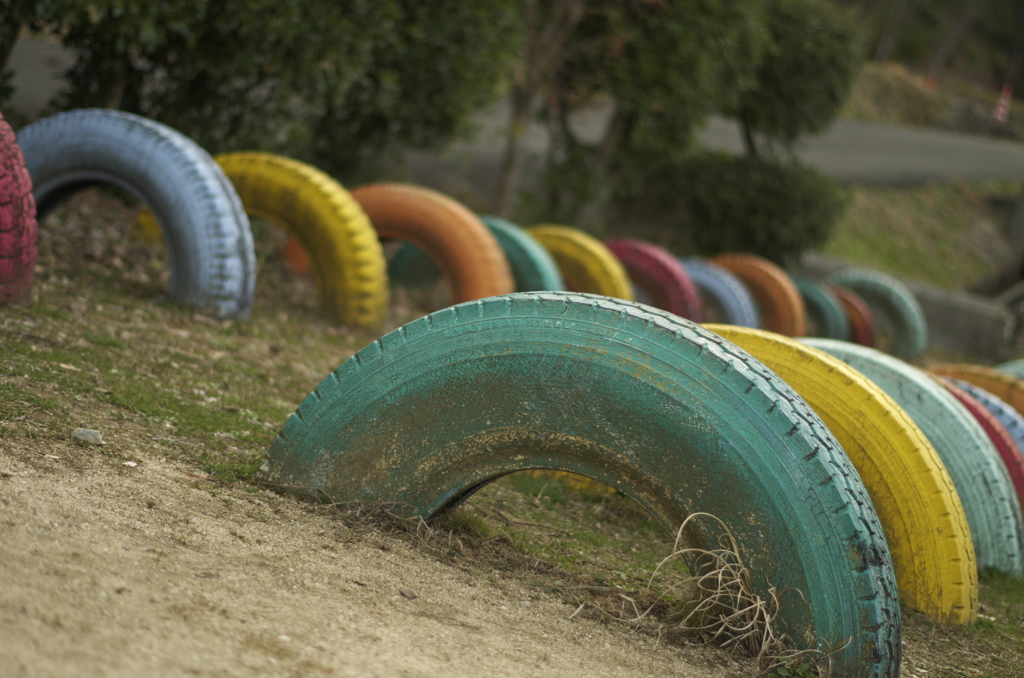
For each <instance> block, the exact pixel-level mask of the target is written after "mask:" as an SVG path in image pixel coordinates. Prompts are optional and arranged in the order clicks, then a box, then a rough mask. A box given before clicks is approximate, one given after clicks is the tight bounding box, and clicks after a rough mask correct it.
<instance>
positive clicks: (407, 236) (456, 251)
mask: <svg viewBox="0 0 1024 678" xmlns="http://www.w3.org/2000/svg"><path fill="white" fill-rule="evenodd" d="M352 197H353V198H355V199H356V201H357V202H358V203H359V205H360V206H361V207H362V208H363V211H364V212H366V215H367V216H368V217H370V223H371V224H373V227H374V228H375V229H377V235H378V236H380V238H381V239H382V240H384V239H388V238H394V239H395V240H406V241H408V242H411V243H412V244H413V245H416V247H419V248H420V249H421V250H423V251H424V252H425V253H426V254H427V256H429V257H430V258H431V259H433V260H434V263H435V264H437V267H438V268H440V269H441V273H442V275H443V276H444V278H445V279H446V280H447V281H448V283H449V284H450V285H451V289H452V303H454V304H459V303H462V302H466V301H473V300H475V299H483V298H485V297H493V296H497V295H499V294H508V293H510V292H514V291H515V289H516V284H515V280H513V278H512V270H511V268H509V265H508V260H507V259H506V258H505V253H504V252H503V251H502V249H501V245H499V244H498V240H497V239H496V238H495V237H494V235H492V234H491V232H490V230H488V228H487V227H486V226H484V224H483V222H481V221H480V220H479V219H478V218H477V216H476V215H475V214H473V213H472V212H470V211H469V210H468V209H467V208H465V207H464V206H463V205H462V204H460V203H459V202H456V201H455V200H453V199H451V198H449V197H448V196H446V195H444V194H442V193H438V192H437V191H432V190H430V189H428V188H422V187H420V186H412V185H409V184H373V185H370V186H361V187H359V188H357V189H355V190H354V191H352Z"/></svg>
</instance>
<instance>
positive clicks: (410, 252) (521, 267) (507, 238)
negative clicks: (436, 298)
mask: <svg viewBox="0 0 1024 678" xmlns="http://www.w3.org/2000/svg"><path fill="white" fill-rule="evenodd" d="M479 219H480V221H482V222H483V223H484V225H485V226H487V228H488V229H490V231H491V234H492V235H493V236H494V237H495V238H496V239H497V241H498V244H499V245H500V246H501V250H502V252H504V253H505V258H506V259H508V265H509V267H510V268H511V269H512V277H513V278H514V279H515V281H516V290H515V291H516V292H557V291H559V290H564V289H565V282H564V281H563V280H562V274H561V273H560V272H559V270H558V264H556V263H555V260H554V259H553V258H552V257H551V255H550V254H548V251H547V250H546V249H544V247H543V246H542V245H541V244H540V243H539V242H537V240H536V239H534V238H533V237H531V236H530V234H528V233H527V232H526V231H525V230H523V229H522V228H520V227H519V226H516V225H515V224H513V223H511V222H509V221H505V220H504V219H499V218H498V217H492V216H487V215H480V217H479ZM388 277H389V278H390V279H391V282H392V283H393V284H395V285H402V286H406V287H418V288H424V287H431V286H433V285H434V283H436V282H437V281H438V279H439V278H440V277H441V271H440V269H438V267H437V264H435V263H434V262H433V261H431V260H430V257H428V256H427V255H426V254H424V253H423V250H421V249H419V248H418V247H416V246H415V245H413V244H412V243H405V244H404V245H402V247H401V249H399V250H398V252H396V253H395V256H393V257H392V258H391V261H390V262H389V263H388Z"/></svg>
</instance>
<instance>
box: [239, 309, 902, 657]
mask: <svg viewBox="0 0 1024 678" xmlns="http://www.w3.org/2000/svg"><path fill="white" fill-rule="evenodd" d="M527 469H548V470H562V471H570V472H573V473H579V474H581V475H584V476H587V477H590V478H594V479H597V480H600V481H601V482H604V483H606V484H608V485H610V486H612V487H615V488H617V489H619V490H621V491H622V492H624V493H625V494H626V495H628V496H630V497H631V498H633V499H634V500H636V501H637V502H638V503H639V504H641V505H642V506H643V507H644V508H645V509H646V510H647V511H648V512H650V513H651V515H652V516H654V517H655V518H656V519H657V520H658V521H659V522H660V523H661V524H662V525H663V526H664V527H665V528H666V529H668V530H671V531H675V530H676V529H677V528H678V527H679V525H680V524H681V523H682V521H683V519H684V518H685V517H686V516H688V515H690V514H692V513H694V512H698V511H705V512H708V513H711V514H712V515H715V516H717V517H718V518H720V519H721V520H723V521H724V523H725V524H726V525H727V526H728V527H729V529H730V530H732V532H733V534H734V535H735V537H736V540H737V542H738V545H739V556H740V558H741V559H742V561H743V563H744V564H745V565H746V566H747V567H748V568H749V569H750V571H751V578H750V579H751V582H752V585H753V587H754V589H755V592H756V593H758V594H759V595H761V596H762V597H767V595H768V587H769V586H773V587H775V591H776V592H777V594H778V595H780V596H781V601H782V602H781V607H780V612H779V616H778V617H777V622H776V624H777V630H780V631H784V632H787V633H789V634H790V636H791V637H792V638H793V639H794V641H795V643H796V644H797V645H798V646H801V647H808V646H816V645H818V646H819V647H820V645H819V644H820V643H823V642H827V643H829V644H831V645H832V647H839V646H840V644H842V643H843V642H844V641H846V640H847V639H849V644H847V645H845V646H844V647H843V648H842V649H841V650H838V651H837V652H836V654H835V655H833V656H832V667H833V670H834V671H835V672H836V673H837V674H839V675H845V676H895V675H897V673H898V670H899V660H900V652H901V651H900V618H899V606H898V602H897V598H896V588H895V581H894V580H893V574H892V564H891V560H890V555H889V552H888V548H887V547H886V545H885V541H884V537H883V535H882V532H881V527H880V525H879V523H878V519H877V517H876V515H875V513H874V510H873V508H872V505H871V500H870V498H869V497H868V495H867V493H866V491H865V489H864V486H863V484H862V483H861V481H860V478H859V476H858V475H857V472H856V471H855V470H854V468H853V467H852V466H851V465H850V462H849V460H848V459H847V458H846V455H845V454H844V453H843V451H842V449H841V448H840V447H839V445H838V443H836V441H835V439H834V438H833V437H832V435H831V433H830V432H829V431H828V429H827V428H826V427H825V426H824V424H823V423H822V422H821V420H820V419H819V418H818V417H817V416H816V415H815V414H814V413H813V412H812V411H811V410H810V408H809V407H808V406H807V405H806V403H804V402H803V400H801V399H800V397H799V396H797V395H796V393H794V392H793V391H792V389H790V388H789V387H788V386H787V385H786V384H785V383H784V382H783V381H782V380H781V379H779V378H778V377H777V376H776V375H775V374H774V373H772V372H771V371H770V370H768V369H767V368H766V367H764V365H762V364H761V363H759V362H758V361H757V360H755V359H753V358H752V357H751V356H750V355H749V354H747V353H745V352H744V351H743V350H741V349H739V348H738V347H736V346H734V345H733V344H731V343H729V342H728V341H726V340H724V339H722V338H721V337H718V336H717V335H714V334H712V333H711V332H708V331H707V330H704V329H702V328H700V327H699V326H696V325H694V324H693V323H690V322H688V321H686V320H683V319H681V318H678V317H676V316H673V315H671V314H669V313H665V312H661V311H657V310H654V309H651V308H649V307H644V306H641V305H639V304H633V303H628V302H621V301H618V300H614V299H608V298H604V297H598V296H592V295H583V294H572V293H532V294H512V295H507V296H502V297H495V298H491V299H484V300H480V301H477V302H472V303H467V304H461V305H458V306H454V307H451V308H447V309H443V310H441V311H438V312H436V313H433V314H431V315H429V316H427V317H425V318H421V319H419V320H415V321H413V322H411V323H409V324H408V325H405V326H404V327H401V328H399V329H397V330H395V331H394V332H391V333H389V334H387V335H385V336H384V337H382V338H381V339H379V340H377V341H375V342H374V343H372V344H370V345H369V346H367V347H366V348H364V349H363V350H361V351H360V352H359V353H357V354H356V355H355V356H353V357H352V358H350V359H349V360H347V361H346V362H344V363H343V364H342V365H341V366H340V367H339V368H338V369H337V370H336V371H335V372H334V373H333V374H331V375H329V376H328V377H327V378H326V379H325V380H324V381H323V382H321V384H320V385H319V386H318V387H317V389H316V390H315V391H314V392H313V393H311V394H310V395H309V396H308V397H307V398H306V399H305V401H303V403H302V404H301V405H300V406H299V408H298V410H297V411H296V412H295V414H293V415H292V416H291V417H289V418H288V420H287V422H286V423H285V425H284V427H283V429H282V430H281V433H280V435H279V436H278V438H277V439H276V440H275V441H274V443H273V444H272V445H271V447H270V449H269V450H268V453H267V458H266V459H265V461H264V463H263V464H262V466H261V468H260V471H259V473H258V477H259V479H260V480H261V481H263V482H268V483H271V484H274V485H277V486H281V487H284V488H289V487H290V488H293V489H295V490H296V491H300V492H313V493H320V492H322V493H325V494H326V495H327V496H329V497H330V498H331V500H333V501H340V502H384V503H386V504H390V505H392V506H394V507H395V508H394V509H393V510H396V511H399V512H401V513H402V514H404V515H409V516H422V517H430V516H434V515H437V514H439V513H441V512H443V511H445V510H446V509H449V508H451V507H453V506H455V505H456V504H458V503H459V502H461V501H462V500H464V499H466V498H467V497H468V496H469V495H470V494H472V493H473V492H474V491H475V490H477V489H479V488H480V487H481V486H483V485H484V484H486V483H488V482H490V481H492V480H494V479H496V478H498V477H500V476H503V475H506V474H508V473H513V472H516V471H521V470H527ZM716 525H717V524H712V521H707V522H702V523H701V524H700V525H698V526H697V527H696V528H694V530H693V531H692V532H690V533H688V538H689V539H688V543H689V544H691V545H694V546H698V547H701V546H703V547H705V548H716V547H717V539H718V538H719V537H720V536H721V532H720V529H719V528H718V527H717V526H716ZM693 566H694V564H693V563H691V567H693Z"/></svg>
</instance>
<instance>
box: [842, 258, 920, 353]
mask: <svg viewBox="0 0 1024 678" xmlns="http://www.w3.org/2000/svg"><path fill="white" fill-rule="evenodd" d="M826 282H827V283H828V284H830V285H838V286H840V287H845V288H847V289H851V290H853V291H854V292H856V293H857V294H858V295H860V297H861V298H862V299H864V301H865V302H867V304H868V306H870V307H871V310H872V311H873V312H874V315H875V317H878V316H881V317H882V318H884V319H885V321H887V323H888V325H889V327H890V328H891V329H892V331H893V338H892V339H893V347H892V351H893V353H894V354H895V355H896V356H897V357H899V358H903V359H905V360H912V359H914V358H917V357H920V356H921V355H923V354H924V352H925V351H926V350H928V325H927V322H926V321H925V317H924V309H922V308H921V304H920V303H919V302H918V301H917V297H915V296H914V293H913V292H911V291H910V288H908V287H907V286H906V285H904V284H903V283H901V282H900V281H899V280H897V279H896V278H894V277H892V276H891V275H887V274H885V273H880V272H879V271H870V270H867V269H863V268H848V269H846V270H844V271H839V272H838V273H833V274H832V275H830V276H829V277H828V278H827V279H826Z"/></svg>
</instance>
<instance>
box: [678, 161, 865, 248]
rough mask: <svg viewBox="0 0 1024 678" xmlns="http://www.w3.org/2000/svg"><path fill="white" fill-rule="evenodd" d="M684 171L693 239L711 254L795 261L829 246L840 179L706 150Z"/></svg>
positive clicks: (681, 182) (841, 202)
mask: <svg viewBox="0 0 1024 678" xmlns="http://www.w3.org/2000/svg"><path fill="white" fill-rule="evenodd" d="M678 171H679V174H680V175H681V176H679V177H677V178H676V180H675V182H674V183H676V185H677V186H678V188H679V190H681V191H682V192H683V193H684V194H685V196H684V200H685V204H686V206H687V212H688V213H689V217H690V219H689V223H688V226H689V231H690V233H689V236H690V241H691V242H692V243H693V246H694V247H695V248H696V249H697V250H698V252H700V253H701V254H703V255H707V256H710V255H714V254H719V253H722V252H750V253H753V254H758V255H761V256H762V257H765V258H767V259H771V260H772V261H775V262H776V263H779V264H786V263H788V262H792V261H794V260H795V259H796V258H798V257H799V255H800V254H802V253H803V252H806V251H808V250H811V249H815V248H818V247H821V246H822V245H823V244H824V243H825V241H826V240H827V239H828V236H829V234H830V233H831V232H832V228H833V226H834V225H835V223H836V221H837V220H838V219H839V217H840V215H841V214H842V211H843V208H844V206H845V198H844V196H843V194H842V191H841V190H840V188H839V186H838V184H836V182H835V181H833V180H832V179H830V178H829V177H826V176H825V175H824V174H822V173H820V172H818V171H817V170H814V169H811V168H810V167H806V166H804V165H801V164H799V163H797V162H794V161H776V160H766V159H762V158H753V157H749V156H730V155H726V154H718V153H716V154H712V153H704V154H699V155H696V156H694V157H693V158H692V159H690V160H689V161H688V162H686V163H685V164H683V165H682V166H681V167H680V168H679V170H678Z"/></svg>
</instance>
